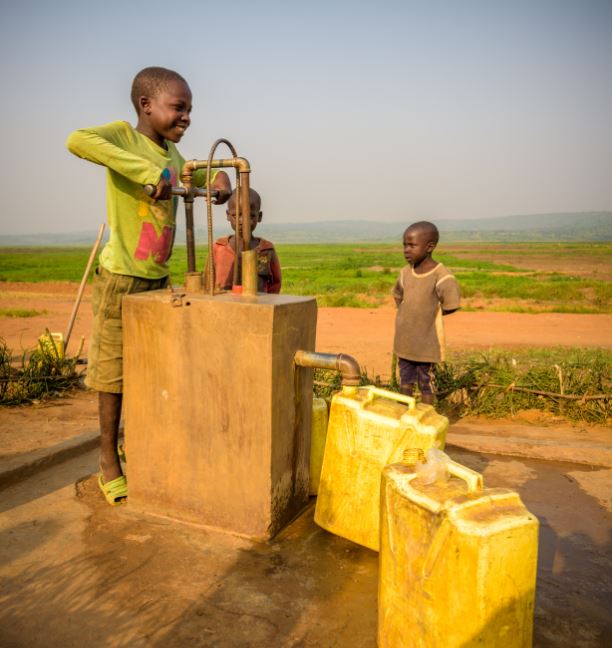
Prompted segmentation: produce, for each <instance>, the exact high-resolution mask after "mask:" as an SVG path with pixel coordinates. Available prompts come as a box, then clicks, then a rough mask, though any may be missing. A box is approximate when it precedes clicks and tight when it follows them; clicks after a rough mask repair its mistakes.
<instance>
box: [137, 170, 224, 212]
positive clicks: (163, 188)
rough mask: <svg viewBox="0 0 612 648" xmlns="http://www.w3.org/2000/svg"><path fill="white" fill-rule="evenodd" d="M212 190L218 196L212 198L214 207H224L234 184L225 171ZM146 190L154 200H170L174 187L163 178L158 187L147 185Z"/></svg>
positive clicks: (214, 182)
mask: <svg viewBox="0 0 612 648" xmlns="http://www.w3.org/2000/svg"><path fill="white" fill-rule="evenodd" d="M210 188H211V190H212V191H213V192H216V195H214V196H213V197H212V198H213V199H212V202H213V204H214V205H223V204H224V203H226V202H227V201H228V200H229V198H230V196H231V195H232V183H231V182H230V179H229V176H228V175H227V173H225V171H221V172H220V173H218V174H217V177H216V178H215V179H214V181H213V183H212V185H211V187H210ZM144 190H145V192H146V193H147V195H149V196H151V198H152V199H153V200H170V198H172V185H171V184H170V182H169V181H168V180H167V179H166V178H164V177H163V176H162V177H161V178H160V180H159V182H158V183H157V184H156V185H145V187H144Z"/></svg>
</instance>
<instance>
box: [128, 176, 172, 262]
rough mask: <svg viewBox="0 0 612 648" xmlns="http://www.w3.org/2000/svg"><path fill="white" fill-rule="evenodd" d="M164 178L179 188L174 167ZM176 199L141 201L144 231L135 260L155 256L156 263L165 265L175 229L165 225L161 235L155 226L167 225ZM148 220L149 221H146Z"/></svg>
mask: <svg viewBox="0 0 612 648" xmlns="http://www.w3.org/2000/svg"><path fill="white" fill-rule="evenodd" d="M162 178H164V179H165V180H167V181H169V182H170V184H171V185H172V186H173V187H176V186H177V173H176V169H175V168H174V167H170V168H168V167H167V168H165V169H164V170H163V172H162ZM175 201H176V198H171V199H170V200H162V201H160V202H158V203H147V202H144V201H140V202H139V203H138V216H139V217H140V218H141V219H143V221H144V222H143V223H142V229H141V230H140V238H139V240H138V245H137V246H136V251H135V252H134V258H135V259H139V260H140V261H146V260H147V259H148V258H149V256H153V260H154V261H155V262H156V263H165V262H166V261H167V260H168V258H169V256H170V250H171V248H172V241H173V234H174V227H170V226H169V225H163V228H162V231H161V234H159V236H158V234H157V230H156V229H155V225H154V224H153V223H155V222H157V223H158V224H160V225H161V224H163V223H167V222H168V220H169V219H170V217H171V215H172V214H173V213H174V207H175ZM145 219H147V220H145ZM151 221H153V222H151Z"/></svg>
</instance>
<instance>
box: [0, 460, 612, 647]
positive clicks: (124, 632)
mask: <svg viewBox="0 0 612 648" xmlns="http://www.w3.org/2000/svg"><path fill="white" fill-rule="evenodd" d="M449 454H451V456H452V457H453V458H454V459H456V460H458V461H460V462H462V463H465V464H466V465H468V466H470V467H472V468H474V469H477V470H479V471H481V472H483V473H484V478H485V484H486V485H487V486H506V487H510V488H513V489H516V490H518V491H519V492H520V494H521V496H522V497H523V500H524V501H525V504H526V505H527V507H528V508H529V509H530V510H531V511H532V512H533V513H535V514H536V515H537V516H538V518H539V519H540V524H541V527H540V556H539V563H538V589H537V597H536V614H535V634H534V645H535V646H543V647H548V646H561V647H565V646H567V647H569V646H572V647H577V648H582V647H590V646H605V645H610V644H609V643H607V644H606V640H607V641H609V638H610V637H612V620H611V618H610V616H611V615H610V610H612V594H611V586H610V582H611V575H612V569H611V567H612V556H611V546H612V544H611V526H612V516H611V513H610V510H609V509H610V507H609V502H607V500H606V499H605V495H602V493H605V490H603V491H602V489H601V483H602V482H604V483H607V484H609V483H610V475H612V471H610V470H606V469H592V468H590V467H588V466H584V465H577V464H572V463H551V462H545V461H535V460H528V459H515V458H510V457H501V456H496V455H488V454H480V453H475V452H470V451H467V450H458V449H450V450H449ZM96 461H97V454H96V452H91V453H89V454H86V455H83V456H81V457H78V458H76V459H72V460H70V461H67V462H65V463H63V464H61V465H59V466H55V467H53V468H50V469H49V470H46V471H44V472H41V473H40V474H38V475H36V476H34V477H32V478H30V479H28V480H27V481H25V482H23V483H21V484H18V485H15V486H13V487H11V488H8V489H5V490H3V491H1V492H0V511H1V512H2V515H1V516H0V563H1V566H0V645H2V646H6V647H12V646H28V647H39V646H40V647H42V646H45V647H46V646H56V645H58V646H59V645H63V646H75V647H76V646H94V647H96V646H110V647H115V646H130V647H132V646H135V647H136V646H155V647H157V646H159V647H161V646H164V647H165V646H214V647H217V646H219V647H226V646H227V647H234V646H240V647H242V646H249V647H254V648H259V647H262V648H263V647H266V648H270V647H275V646H279V647H285V646H292V647H296V648H297V647H306V646H313V647H314V646H316V647H323V648H327V647H329V648H332V647H337V648H344V647H347V648H348V647H351V648H353V647H354V648H359V647H364V648H365V647H373V646H375V645H376V594H377V570H378V556H377V554H375V553H374V552H372V551H369V550H367V549H364V548H362V547H359V546H357V545H355V544H353V543H351V542H349V541H346V540H343V539H341V538H338V537H335V536H332V535H330V534H328V533H327V532H325V531H323V530H322V529H320V528H318V527H317V526H316V525H315V524H314V521H313V508H312V506H311V507H310V508H309V509H308V510H306V511H305V512H304V513H303V515H302V516H300V517H299V518H298V519H297V520H296V521H295V522H294V523H293V524H292V525H290V526H289V527H288V528H287V529H285V530H284V531H283V532H282V533H281V534H280V535H279V536H277V537H276V538H275V539H274V540H273V541H271V542H269V543H266V544H256V543H252V542H250V541H248V540H245V539H241V538H237V537H233V536H228V535H223V534H219V533H212V532H210V531H206V530H203V529H200V528H196V527H192V526H186V525H183V524H178V523H174V522H171V521H169V520H165V519H159V518H152V517H147V516H142V515H137V514H135V513H133V512H131V511H130V508H129V505H128V506H122V507H118V508H112V507H110V506H108V505H107V504H106V503H105V501H104V500H103V499H102V496H101V494H100V493H99V491H98V489H97V485H96V482H95V478H94V477H93V476H91V475H92V473H93V472H94V471H95V470H96ZM449 587H452V583H449Z"/></svg>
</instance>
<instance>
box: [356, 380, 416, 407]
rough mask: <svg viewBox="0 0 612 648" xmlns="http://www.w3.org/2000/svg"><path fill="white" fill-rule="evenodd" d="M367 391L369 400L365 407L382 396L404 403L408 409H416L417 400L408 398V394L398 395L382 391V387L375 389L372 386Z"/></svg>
mask: <svg viewBox="0 0 612 648" xmlns="http://www.w3.org/2000/svg"><path fill="white" fill-rule="evenodd" d="M367 389H368V396H369V398H368V399H367V400H366V402H365V403H364V405H365V404H367V403H369V402H372V401H373V400H374V396H380V397H381V398H387V399H388V400H394V401H397V402H398V403H404V404H405V405H408V408H409V409H411V410H413V409H414V408H415V407H416V400H415V399H414V398H413V397H412V396H407V395H406V394H398V393H397V392H392V391H388V390H386V389H381V388H380V387H373V386H372V385H368V387H367Z"/></svg>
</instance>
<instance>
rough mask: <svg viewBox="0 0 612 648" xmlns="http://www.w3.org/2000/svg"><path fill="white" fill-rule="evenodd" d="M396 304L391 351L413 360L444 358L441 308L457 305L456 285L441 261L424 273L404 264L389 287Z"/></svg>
mask: <svg viewBox="0 0 612 648" xmlns="http://www.w3.org/2000/svg"><path fill="white" fill-rule="evenodd" d="M393 297H394V298H395V300H396V302H397V303H398V308H397V315H396V317H395V339H394V341H393V352H394V353H395V355H396V356H397V357H398V358H405V359H406V360H415V361H417V362H440V361H441V360H444V328H443V325H442V311H443V310H445V311H449V310H456V309H457V308H459V307H460V305H461V293H460V291H459V284H458V283H457V280H456V279H455V277H454V276H453V275H452V273H451V272H450V271H449V270H447V269H446V268H445V267H444V266H443V265H442V264H441V263H438V265H437V266H436V267H435V268H434V269H433V270H430V271H429V272H426V273H425V274H416V273H415V272H414V269H413V268H412V266H406V267H405V268H404V269H403V270H402V271H401V272H400V276H399V278H398V280H397V281H396V282H395V286H394V287H393Z"/></svg>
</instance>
